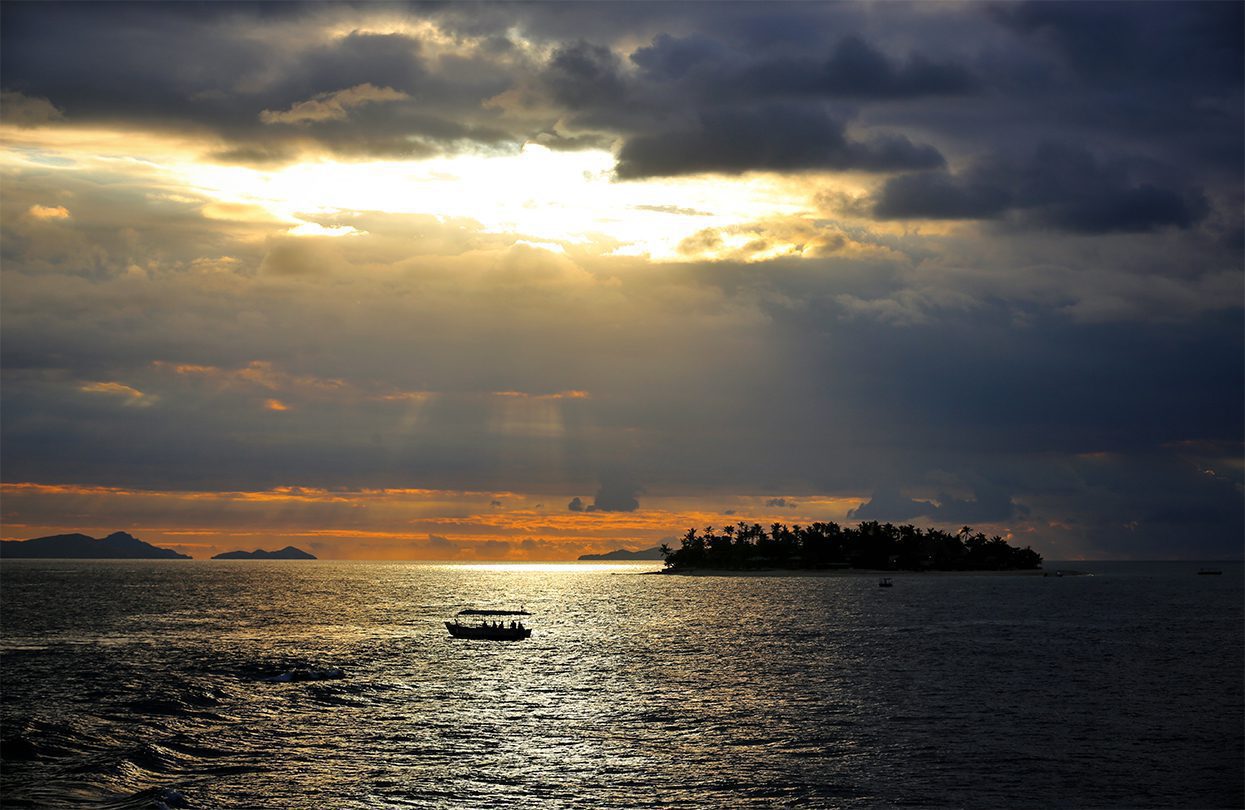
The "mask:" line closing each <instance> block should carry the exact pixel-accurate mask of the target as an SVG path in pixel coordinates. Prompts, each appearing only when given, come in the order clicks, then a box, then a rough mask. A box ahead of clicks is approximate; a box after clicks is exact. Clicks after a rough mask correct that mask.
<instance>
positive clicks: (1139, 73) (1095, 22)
mask: <svg viewBox="0 0 1245 810" xmlns="http://www.w3.org/2000/svg"><path fill="white" fill-rule="evenodd" d="M989 13H990V14H992V15H993V16H994V17H995V18H996V19H998V20H999V21H1000V22H1001V23H1002V24H1004V25H1006V26H1007V27H1009V28H1012V29H1013V30H1015V31H1017V32H1019V33H1021V34H1023V35H1024V36H1026V37H1029V38H1031V39H1033V40H1035V41H1037V42H1039V43H1041V44H1043V45H1048V46H1050V47H1052V48H1053V49H1054V50H1055V51H1056V52H1057V53H1058V54H1059V55H1060V56H1061V57H1062V58H1063V60H1064V61H1065V63H1066V64H1067V65H1068V66H1069V67H1070V68H1071V69H1072V70H1074V71H1075V72H1076V73H1077V74H1078V75H1079V76H1082V77H1084V78H1086V79H1089V80H1096V81H1111V82H1118V83H1123V84H1128V85H1136V83H1137V82H1144V83H1146V84H1151V83H1158V84H1180V83H1183V82H1185V81H1188V80H1193V81H1196V82H1198V83H1199V84H1203V85H1205V84H1210V85H1220V86H1229V87H1238V86H1240V84H1241V81H1242V74H1241V70H1240V66H1241V61H1242V51H1243V42H1242V38H1241V30H1242V28H1245V10H1243V8H1242V6H1241V4H1240V3H1215V2H1209V3H1206V2H1203V3H1081V2H1027V3H1014V4H999V5H994V6H990V7H989Z"/></svg>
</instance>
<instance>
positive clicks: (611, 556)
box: [579, 546, 665, 560]
mask: <svg viewBox="0 0 1245 810" xmlns="http://www.w3.org/2000/svg"><path fill="white" fill-rule="evenodd" d="M579 559H581V560H664V559H665V557H663V556H661V549H659V548H657V547H656V546H654V547H652V548H646V549H642V550H640V551H628V550H627V549H625V548H620V549H617V550H615V551H607V552H605V553H604V554H581V555H580V557H579Z"/></svg>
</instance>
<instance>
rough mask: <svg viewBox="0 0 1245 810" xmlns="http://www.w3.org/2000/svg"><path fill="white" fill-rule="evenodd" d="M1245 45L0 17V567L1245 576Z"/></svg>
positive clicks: (258, 15)
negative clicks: (706, 547) (820, 535)
mask: <svg viewBox="0 0 1245 810" xmlns="http://www.w3.org/2000/svg"><path fill="white" fill-rule="evenodd" d="M1243 9H1245V6H1242V4H1240V3H1231V2H1224V3H1196V2H1182V3H1171V4H1169V3H1162V2H1146V3H1129V2H1115V3H1071V4H1063V3H1057V2H1038V3H1031V4H1030V3H1006V4H985V3H933V2H930V3H915V4H905V3H899V2H887V3H871V4H852V3H796V4H790V5H788V4H783V3H764V4H753V3H746V2H731V3H713V2H707V3H688V4H684V3H678V2H672V3H659V4H648V3H642V2H627V3H611V2H594V3H584V4H580V3H552V4H540V3H505V4H488V3H482V4H476V3H452V4H440V3H435V4H427V5H424V4H409V5H408V4H402V5H390V4H382V3H357V4H333V3H312V4H305V5H304V4H299V3H272V4H251V3H210V4H204V3H172V2H170V3H161V2H154V3H134V4H118V3H107V2H102V3H90V4H85V3H84V4H58V3H44V2H38V3H33V2H31V3H27V2H11V1H6V2H5V3H4V4H3V5H0V37H2V42H0V93H2V95H0V372H2V381H0V382H2V387H0V396H2V411H0V454H2V458H0V462H2V464H0V475H2V478H3V484H2V486H3V490H2V496H3V503H2V507H0V508H2V524H0V525H2V534H3V537H4V539H25V538H31V537H37V536H42V535H47V534H54V533H60V532H72V531H82V532H86V533H88V534H92V535H93V536H103V535H104V534H107V533H109V532H112V531H116V530H126V531H130V532H131V533H133V534H135V535H137V536H138V537H140V538H142V539H144V540H147V541H148V542H152V543H155V544H157V545H161V546H164V547H169V548H175V549H177V550H178V551H181V552H184V553H188V554H191V555H193V556H195V557H197V558H202V557H208V556H211V555H212V554H215V553H217V552H219V551H225V550H230V549H237V548H244V549H254V548H270V549H271V548H279V547H281V546H284V545H286V544H293V545H296V546H298V547H300V548H304V549H306V550H309V551H311V552H312V553H313V554H316V555H318V556H320V557H321V558H331V559H348V558H357V559H450V560H464V561H471V560H558V559H574V558H575V557H576V556H578V555H579V554H582V553H588V552H599V551H606V550H609V549H613V548H619V547H626V548H633V549H634V548H646V547H649V546H652V545H657V544H658V543H661V542H670V543H672V544H673V543H674V542H675V540H674V538H677V537H678V536H680V535H682V534H683V533H684V532H685V531H686V530H687V529H688V528H690V527H693V526H695V527H704V526H709V525H712V526H718V527H721V526H723V525H726V524H728V523H733V522H737V521H748V522H761V523H763V524H767V525H768V524H769V523H772V522H783V523H787V524H791V523H808V522H810V521H815V520H833V521H836V522H840V523H849V524H854V523H856V522H858V521H861V520H880V521H890V522H895V523H907V522H911V523H915V524H917V525H921V526H938V527H944V528H950V529H953V530H954V529H958V528H959V527H960V526H962V525H970V526H972V527H974V528H975V529H980V530H982V531H985V532H987V533H989V534H995V533H997V534H1001V535H1003V536H1004V537H1006V538H1007V539H1008V540H1009V541H1010V542H1012V543H1013V544H1016V545H1020V546H1031V547H1033V548H1034V549H1035V550H1037V551H1039V552H1040V553H1042V554H1043V555H1044V556H1046V557H1047V558H1048V559H1056V560H1066V559H1081V558H1119V559H1130V558H1131V559H1173V558H1187V559H1211V558H1216V559H1217V558H1240V557H1241V556H1242V551H1243V549H1242V538H1243V536H1245V525H1243V517H1242V516H1243V513H1245V495H1243V493H1245V461H1243V452H1245V451H1243V439H1245V422H1243V413H1242V412H1243V403H1245V381H1243V377H1245V319H1243V317H1242V316H1243V309H1245V281H1243V264H1242V258H1243V250H1245V227H1243V223H1245V216H1243V214H1245V209H1243V200H1245V193H1243V190H1245V183H1243V180H1242V177H1243V172H1245V165H1243V162H1245V157H1243V156H1245V134H1243V133H1245V114H1243V109H1242V108H1243V105H1245V102H1243V99H1245V94H1243V93H1242V89H1243V88H1242V77H1243V76H1245V59H1243V56H1242V51H1243V48H1242V42H1243V35H1242V31H1243V30H1245V20H1243Z"/></svg>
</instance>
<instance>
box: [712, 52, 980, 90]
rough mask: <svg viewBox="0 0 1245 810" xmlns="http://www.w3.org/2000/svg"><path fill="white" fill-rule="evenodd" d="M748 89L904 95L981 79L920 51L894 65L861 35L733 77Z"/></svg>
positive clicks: (964, 86) (972, 86)
mask: <svg viewBox="0 0 1245 810" xmlns="http://www.w3.org/2000/svg"><path fill="white" fill-rule="evenodd" d="M733 78H735V80H736V83H737V86H739V87H740V88H741V90H742V91H743V92H745V93H751V94H755V95H757V96H761V97H771V96H773V95H775V94H778V95H803V94H809V95H819V96H825V97H827V98H844V99H857V100H864V99H902V98H919V97H923V96H948V95H963V94H967V93H971V92H974V91H975V90H977V89H978V86H979V82H978V81H977V79H976V78H975V77H974V76H973V74H972V73H971V72H970V71H969V70H968V69H967V68H965V67H964V66H962V65H958V64H954V63H950V62H934V61H931V60H930V59H928V58H927V57H924V56H922V55H920V54H915V55H913V56H911V57H910V58H909V59H908V60H907V61H906V62H905V63H903V64H902V65H896V64H894V63H893V62H892V60H890V59H889V58H887V57H886V56H885V55H884V54H883V53H882V52H881V51H879V50H878V49H877V48H874V47H873V46H872V45H870V44H869V43H867V42H865V41H864V40H862V39H861V38H860V37H856V36H852V37H847V38H845V39H843V40H842V41H841V42H839V44H838V45H837V46H836V47H835V49H834V52H833V53H832V54H831V55H830V57H829V58H828V59H826V60H816V59H809V58H804V59H790V58H788V59H781V58H779V59H771V60H765V61H757V62H756V63H754V64H750V65H748V66H747V67H745V68H743V69H742V70H741V71H740V75H739V76H737V77H733Z"/></svg>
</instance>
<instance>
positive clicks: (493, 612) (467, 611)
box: [454, 608, 532, 616]
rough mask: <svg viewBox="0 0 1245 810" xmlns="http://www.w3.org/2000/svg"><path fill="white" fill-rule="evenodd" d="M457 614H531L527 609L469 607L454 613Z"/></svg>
mask: <svg viewBox="0 0 1245 810" xmlns="http://www.w3.org/2000/svg"><path fill="white" fill-rule="evenodd" d="M454 615H456V616H531V615H532V614H531V613H528V612H527V611H526V610H477V609H475V608H467V609H466V610H460V611H458V613H456V614H454Z"/></svg>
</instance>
